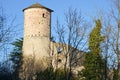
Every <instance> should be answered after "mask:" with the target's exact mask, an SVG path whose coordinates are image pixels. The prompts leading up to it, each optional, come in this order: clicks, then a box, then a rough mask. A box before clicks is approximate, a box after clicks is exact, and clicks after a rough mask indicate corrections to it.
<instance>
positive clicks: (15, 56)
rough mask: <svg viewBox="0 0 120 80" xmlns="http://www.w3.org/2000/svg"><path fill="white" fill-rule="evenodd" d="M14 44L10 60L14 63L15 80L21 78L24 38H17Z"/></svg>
mask: <svg viewBox="0 0 120 80" xmlns="http://www.w3.org/2000/svg"><path fill="white" fill-rule="evenodd" d="M12 45H13V46H14V49H13V51H12V52H11V54H10V60H11V61H12V63H13V78H14V80H18V79H19V78H18V77H19V70H20V67H21V65H22V45H23V39H22V38H21V39H17V40H16V41H15V42H13V43H12Z"/></svg>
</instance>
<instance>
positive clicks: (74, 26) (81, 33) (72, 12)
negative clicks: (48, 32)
mask: <svg viewBox="0 0 120 80" xmlns="http://www.w3.org/2000/svg"><path fill="white" fill-rule="evenodd" d="M55 29H56V34H57V41H58V42H59V43H60V47H61V48H63V51H62V50H59V51H62V53H60V55H63V54H64V56H65V63H64V71H65V74H66V80H70V78H71V76H72V69H73V68H75V67H78V66H81V65H82V62H83V61H82V60H83V54H84V51H85V49H86V50H87V48H86V46H87V37H88V35H87V34H88V32H87V31H88V30H89V25H87V24H86V21H85V20H84V18H83V16H82V14H81V12H78V11H77V9H72V8H69V10H68V11H67V12H66V13H65V23H64V25H61V24H60V22H59V20H57V22H56V28H55ZM65 47H66V48H65ZM59 51H58V54H59ZM67 72H68V74H67Z"/></svg>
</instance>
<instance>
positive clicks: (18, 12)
mask: <svg viewBox="0 0 120 80" xmlns="http://www.w3.org/2000/svg"><path fill="white" fill-rule="evenodd" d="M0 2H1V3H0V4H1V5H2V6H3V7H4V9H5V13H7V15H9V16H12V17H16V24H20V26H18V27H19V28H20V29H21V31H23V23H24V15H23V12H22V10H23V9H24V8H26V7H28V6H30V5H32V4H34V3H36V2H39V3H40V4H42V5H44V6H46V7H48V8H50V9H52V10H54V12H53V13H52V27H54V26H55V22H56V19H57V17H58V18H59V19H60V21H61V22H62V21H63V20H64V13H65V11H67V10H68V8H69V7H72V8H77V9H78V10H81V12H82V14H83V15H84V17H90V16H95V15H96V12H97V10H98V11H99V10H103V11H108V10H109V9H110V6H111V5H110V2H109V0H74V1H73V0H54V1H52V0H51V1H50V0H0ZM87 19H88V18H87ZM20 34H23V33H20Z"/></svg>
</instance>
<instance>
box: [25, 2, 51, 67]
mask: <svg viewBox="0 0 120 80" xmlns="http://www.w3.org/2000/svg"><path fill="white" fill-rule="evenodd" d="M23 12H24V40H23V56H24V58H29V57H31V59H33V60H35V64H36V65H39V64H40V65H41V66H43V67H47V66H48V64H47V63H48V61H49V54H50V27H51V12H53V11H52V10H51V9H49V8H46V7H44V6H42V5H40V4H39V3H36V4H33V5H31V6H30V7H28V8H25V9H24V10H23ZM23 64H24V63H23Z"/></svg>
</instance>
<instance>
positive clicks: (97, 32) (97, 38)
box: [89, 19, 105, 53]
mask: <svg viewBox="0 0 120 80" xmlns="http://www.w3.org/2000/svg"><path fill="white" fill-rule="evenodd" d="M95 23H96V26H95V28H94V29H93V30H92V32H91V33H90V37H89V49H90V51H91V52H93V53H100V52H101V49H100V43H101V42H103V41H104V39H105V37H104V36H101V28H102V24H101V21H100V20H99V19H98V20H96V22H95Z"/></svg>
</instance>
